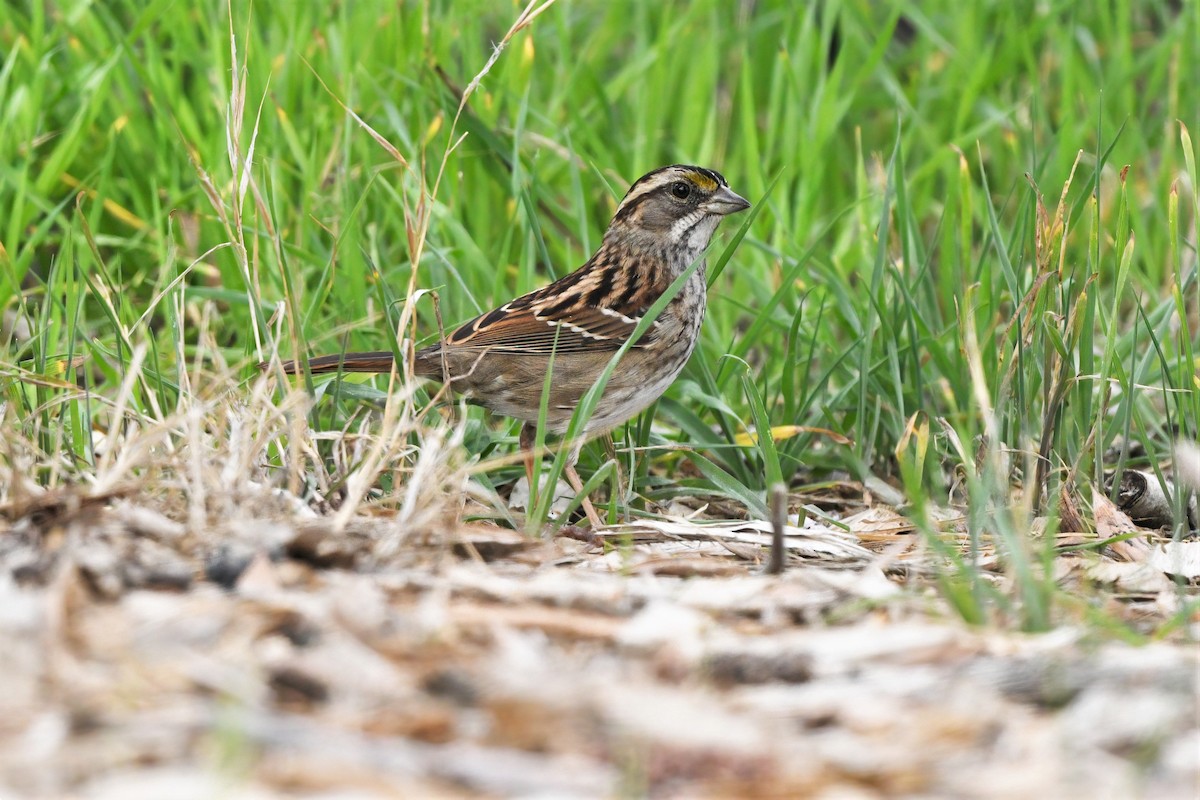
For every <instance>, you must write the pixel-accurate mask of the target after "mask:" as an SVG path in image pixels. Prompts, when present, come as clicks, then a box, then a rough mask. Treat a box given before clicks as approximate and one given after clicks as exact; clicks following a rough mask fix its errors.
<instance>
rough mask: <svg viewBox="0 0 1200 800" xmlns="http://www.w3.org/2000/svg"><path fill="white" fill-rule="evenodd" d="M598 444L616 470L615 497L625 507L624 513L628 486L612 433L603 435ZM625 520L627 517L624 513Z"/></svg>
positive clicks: (626, 505)
mask: <svg viewBox="0 0 1200 800" xmlns="http://www.w3.org/2000/svg"><path fill="white" fill-rule="evenodd" d="M600 444H601V445H603V447H604V455H605V456H606V457H607V458H609V459H610V460H611V461H612V462H613V464H614V465H616V468H617V491H616V496H617V497H619V498H620V499H621V505H622V506H624V507H625V510H626V512H628V510H629V496H628V494H627V492H628V491H629V485H628V484H626V483H625V468H624V465H623V464H622V463H621V459H620V458H619V457H618V455H617V445H616V443H614V442H613V436H612V432H611V431H610V432H609V433H606V434H604V435H603V436H601V437H600ZM625 518H626V519H628V518H629V515H628V513H626V515H625Z"/></svg>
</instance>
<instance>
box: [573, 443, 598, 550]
mask: <svg viewBox="0 0 1200 800" xmlns="http://www.w3.org/2000/svg"><path fill="white" fill-rule="evenodd" d="M582 449H583V440H582V439H580V440H579V441H577V442H576V443H575V444H573V445H571V452H569V453H568V454H567V464H566V466H565V467H563V474H564V475H566V477H567V483H569V484H571V488H572V489H574V490H575V494H576V495H577V496H578V497H579V504H580V505H582V506H583V513H584V514H586V515H587V518H588V522H590V523H591V524H592V530H599V529H600V528H603V527H604V522H603V521H601V519H600V515H599V514H597V513H596V507H595V506H593V505H592V501H591V499H590V498H589V497H588V496H587V495H586V494H584V493H583V481H581V480H580V479H579V473H578V472H576V471H575V464H576V462H578V461H579V451H580V450H582Z"/></svg>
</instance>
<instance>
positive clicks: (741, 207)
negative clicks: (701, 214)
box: [704, 186, 750, 217]
mask: <svg viewBox="0 0 1200 800" xmlns="http://www.w3.org/2000/svg"><path fill="white" fill-rule="evenodd" d="M749 207H750V201H748V200H747V199H746V198H744V197H742V196H741V195H740V194H738V193H737V192H735V191H733V190H732V189H730V188H729V187H728V186H722V187H721V188H719V189H717V191H716V194H714V195H713V196H712V197H710V198H708V202H706V203H705V204H704V210H705V211H707V212H708V213H710V214H720V215H721V216H722V217H723V216H725V215H726V214H736V213H737V212H739V211H745V210H746V209H747V208H749Z"/></svg>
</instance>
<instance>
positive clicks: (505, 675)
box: [0, 413, 1200, 798]
mask: <svg viewBox="0 0 1200 800" xmlns="http://www.w3.org/2000/svg"><path fill="white" fill-rule="evenodd" d="M285 417H286V415H283V416H280V417H279V420H278V423H277V424H278V426H279V429H280V430H283V429H289V430H291V429H290V428H288V424H289V423H288V422H287V421H286V419H285ZM222 418H223V417H222V415H221V414H218V413H213V414H212V415H210V416H209V417H208V418H206V419H207V420H208V421H207V422H204V421H203V420H200V421H197V420H198V419H199V418H197V417H195V416H192V417H186V418H185V419H183V420H182V421H176V422H177V424H178V425H179V426H181V429H180V430H177V431H176V432H175V433H173V434H171V435H170V436H167V435H163V434H161V433H159V432H154V431H150V430H148V429H147V428H143V429H142V430H141V431H140V432H139V433H131V434H130V435H131V436H143V437H158V439H157V440H156V442H155V443H153V444H150V443H142V444H138V443H137V442H127V443H124V444H122V443H121V442H117V441H114V442H113V447H114V448H118V449H119V448H121V447H125V448H127V450H126V452H131V450H129V449H128V448H133V450H136V451H137V452H138V453H140V454H141V455H140V457H141V458H142V459H143V461H142V463H141V466H140V468H139V469H132V468H130V469H129V470H128V473H127V475H126V476H125V477H126V478H128V479H127V480H116V479H115V477H114V476H108V477H107V478H106V479H105V480H99V481H96V482H94V483H93V484H91V485H90V486H89V485H88V484H87V483H86V482H77V483H67V482H59V483H58V484H57V485H56V486H55V487H54V488H51V489H42V488H39V487H37V486H35V485H33V484H32V483H31V482H30V481H29V480H28V479H26V478H25V477H23V475H22V474H21V473H20V472H19V470H18V469H16V468H15V467H14V466H13V465H14V464H23V463H24V464H27V463H32V462H31V459H32V460H36V459H35V458H34V456H33V455H32V453H33V451H34V448H32V447H29V448H28V451H27V452H26V453H25V455H24V456H22V457H17V456H18V455H19V453H18V452H17V451H18V450H19V448H20V446H21V445H20V443H19V442H14V441H13V440H12V439H11V438H10V440H9V442H8V444H7V445H6V446H7V447H8V448H9V450H8V452H7V454H6V455H5V457H4V458H3V460H2V461H0V465H2V468H3V469H4V470H5V473H4V475H2V476H0V478H3V480H2V481H0V637H2V638H3V641H4V642H5V647H4V648H3V650H0V681H2V682H3V685H4V686H5V687H6V691H5V692H4V693H3V694H2V695H0V719H2V720H3V724H0V796H3V797H5V798H8V797H60V796H68V795H69V796H78V797H87V798H117V797H120V798H140V797H146V798H157V797H164V796H171V797H192V796H195V797H209V796H213V795H214V794H220V795H221V796H226V797H246V798H250V797H255V798H257V797H282V796H308V797H333V796H338V797H343V796H350V795H346V794H345V793H346V792H350V793H351V794H352V796H354V797H396V796H406V797H418V796H419V797H464V796H476V797H499V796H504V797H510V796H542V797H551V796H552V797H602V796H613V795H618V794H632V795H643V794H644V795H650V796H661V797H684V796H686V797H735V796H737V797H758V796H812V797H885V796H896V795H920V796H928V797H1012V796H1035V795H1040V796H1061V795H1064V794H1069V795H1076V796H1078V795H1089V796H1097V797H1133V796H1154V797H1187V796H1192V793H1193V792H1194V789H1195V787H1196V785H1197V781H1198V780H1200V767H1198V759H1197V757H1196V753H1197V752H1198V746H1200V724H1198V720H1197V714H1196V712H1195V708H1196V706H1195V703H1196V697H1197V666H1198V664H1197V654H1196V651H1195V648H1194V646H1193V645H1192V644H1191V642H1194V638H1195V634H1196V626H1197V623H1198V620H1197V617H1196V613H1195V604H1194V600H1195V597H1196V576H1197V567H1196V563H1197V555H1196V543H1195V542H1192V541H1169V540H1166V539H1164V538H1163V537H1161V536H1157V535H1156V534H1154V533H1152V532H1150V531H1146V530H1144V529H1141V528H1138V527H1137V526H1136V525H1135V524H1134V523H1133V521H1132V520H1129V518H1128V517H1127V516H1125V517H1124V518H1122V516H1123V512H1122V511H1121V510H1120V509H1118V508H1116V507H1115V506H1112V504H1111V502H1110V501H1108V500H1107V498H1104V497H1103V496H1102V495H1098V496H1097V497H1096V498H1093V509H1094V511H1093V512H1092V513H1094V518H1093V519H1094V523H1093V524H1094V527H1095V529H1096V532H1095V533H1086V532H1075V531H1072V532H1069V537H1068V534H1059V536H1060V538H1061V539H1062V542H1066V543H1067V544H1065V545H1062V546H1060V550H1059V555H1058V557H1057V558H1056V559H1055V563H1054V564H1053V565H1052V566H1053V567H1054V570H1055V572H1054V576H1055V579H1056V580H1057V581H1058V583H1059V584H1060V585H1061V586H1063V587H1065V588H1066V589H1067V591H1068V592H1071V593H1072V594H1071V595H1070V596H1072V597H1077V598H1079V603H1080V605H1081V607H1082V610H1075V611H1073V610H1072V609H1070V608H1067V609H1065V610H1064V611H1063V612H1062V618H1061V619H1058V620H1057V622H1058V627H1056V628H1055V629H1054V630H1053V631H1051V632H1049V633H1046V634H1041V635H1028V634H1020V633H1015V632H1011V631H1006V630H1004V629H1003V624H1000V625H994V626H990V627H981V628H972V627H969V626H966V625H965V624H963V623H962V622H961V621H959V620H958V618H957V617H956V615H955V614H954V613H953V612H952V611H951V610H950V609H949V607H948V606H947V604H946V603H945V602H944V600H942V599H941V597H940V596H939V595H938V593H937V592H936V589H935V587H936V580H935V578H936V576H937V575H938V574H939V573H938V570H939V568H941V567H943V566H944V564H943V563H942V560H941V559H942V558H943V556H941V555H939V554H938V553H937V552H935V550H934V549H932V548H930V547H928V546H927V545H926V543H925V541H924V540H923V539H922V537H921V535H920V534H919V533H918V532H917V527H916V526H915V525H914V524H913V523H912V522H910V521H909V520H908V519H907V518H906V517H905V516H904V515H903V513H901V512H900V511H899V510H897V509H896V508H894V507H892V506H890V505H882V504H872V505H868V504H867V502H866V500H865V499H864V500H863V501H860V502H859V503H858V504H857V505H856V504H855V503H854V502H844V503H841V504H840V505H839V508H838V510H837V511H836V512H829V511H825V512H822V513H821V515H820V516H817V515H816V514H813V513H805V514H803V515H802V517H803V519H804V521H803V523H800V522H799V519H800V516H798V515H795V514H794V515H793V516H792V517H791V522H790V523H789V524H788V525H786V526H785V528H784V530H783V531H782V534H783V535H782V542H783V547H784V548H785V552H786V559H785V564H786V567H787V568H786V570H785V571H784V572H783V573H782V574H781V575H767V574H765V573H764V566H765V564H766V563H767V560H768V555H769V552H770V548H771V547H772V538H773V531H772V529H771V526H770V525H769V524H768V523H764V522H761V521H754V520H745V519H735V520H730V519H706V518H704V516H705V515H703V514H699V515H697V514H695V513H694V512H693V513H692V516H691V517H690V518H685V517H683V516H669V517H663V518H659V519H646V520H638V521H636V522H631V523H629V524H624V525H619V526H615V527H613V528H611V529H606V530H603V531H599V532H596V533H595V535H593V536H591V537H583V538H584V539H585V540H583V541H580V540H577V539H574V538H570V537H568V536H559V537H556V538H551V539H542V538H533V537H528V536H525V535H524V534H521V533H518V532H515V531H512V530H509V529H507V528H502V527H498V526H496V525H493V524H491V523H489V522H487V521H486V520H484V521H478V522H462V521H461V520H463V519H464V518H468V517H470V516H471V515H472V513H473V512H479V515H481V516H486V511H487V506H486V505H480V506H479V507H478V508H475V507H474V506H472V505H471V503H472V502H473V501H471V500H466V501H462V500H459V501H456V504H451V505H449V506H448V505H447V504H446V502H445V498H446V497H447V496H448V494H447V487H452V486H458V487H465V486H466V485H467V480H468V479H467V477H466V476H465V471H464V470H463V468H462V467H461V465H459V464H458V463H457V462H456V461H455V459H454V458H452V457H448V456H443V455H442V454H439V453H436V452H430V453H425V454H422V456H421V458H422V459H424V461H425V463H426V464H427V465H430V464H432V465H434V466H433V467H430V469H431V470H432V471H430V472H427V473H425V476H426V478H427V479H428V480H426V481H425V483H427V484H428V485H427V486H426V487H424V488H423V489H422V491H426V492H427V494H425V495H423V496H420V497H416V496H413V495H411V493H408V491H409V487H408V486H406V485H401V486H400V488H399V489H398V490H397V499H396V500H395V501H394V502H388V498H380V499H379V500H378V501H377V502H374V503H372V504H367V505H363V506H360V507H358V508H356V509H352V510H350V511H347V509H346V507H341V508H333V507H329V506H326V505H321V503H324V502H325V501H324V500H322V501H321V503H318V504H315V505H310V504H309V503H307V502H305V501H303V500H302V499H301V496H300V495H298V494H296V493H294V492H293V491H292V490H291V489H290V488H289V480H290V479H289V477H288V476H287V475H282V476H281V475H278V474H274V473H272V472H271V471H270V470H267V469H265V468H264V467H262V466H261V461H262V459H261V458H258V459H257V460H256V459H255V458H254V457H252V454H254V453H259V454H261V453H262V452H263V446H262V442H261V441H260V439H262V437H266V439H268V440H269V439H270V438H271V436H273V435H275V434H273V433H271V428H270V424H268V425H267V426H266V430H265V432H264V429H263V428H261V427H260V428H257V429H256V430H257V431H258V432H257V433H255V432H254V431H253V430H251V427H250V426H247V427H246V428H245V429H244V430H243V429H242V428H239V427H238V426H227V425H225V424H223V423H220V422H219V420H220V419H222ZM226 419H227V417H226ZM188 420H191V421H188ZM398 424H400V423H398ZM188 425H201V429H200V430H195V429H187V426H188ZM205 425H207V426H208V427H203V426H205ZM172 436H173V437H174V438H172ZM239 436H240V437H243V438H242V439H241V440H237V437H239ZM391 438H392V439H394V440H396V441H399V440H401V439H403V436H395V435H393V436H392V437H391ZM167 441H170V442H171V443H172V446H170V447H168V446H165V445H164V444H163V443H164V442H167ZM255 441H258V442H259V444H258V446H257V447H256V446H254V445H253V442H255ZM436 441H438V442H443V443H444V442H450V443H451V444H453V436H450V437H442V438H439V439H437V440H436ZM376 444H377V442H376V441H372V442H370V443H368V444H366V445H361V443H360V446H365V447H367V448H370V447H374V446H375V445H376ZM193 447H205V448H208V449H207V451H206V456H205V458H204V459H202V460H197V459H196V458H194V457H193V456H194V452H193V451H191V450H190V448H193ZM221 448H225V449H224V450H222V449H221ZM446 448H447V451H449V450H450V449H452V448H451V446H450V445H446ZM218 452H223V453H224V454H226V455H228V454H229V453H238V454H240V455H239V458H240V459H241V462H240V463H242V464H243V465H244V468H243V469H242V470H241V471H238V470H230V468H229V463H228V460H227V459H226V460H223V459H222V458H219V457H217V453H218ZM116 457H118V458H119V457H120V456H119V454H117V456H116ZM387 460H388V458H387V454H386V453H383V454H382V455H381V456H380V457H377V458H375V459H374V462H376V463H383V462H386V461H387ZM342 463H346V464H353V463H355V462H354V459H353V458H352V457H351V455H349V454H347V455H346V457H345V459H344V461H343V462H342ZM255 464H258V466H255ZM435 473H436V474H435ZM135 474H136V475H137V476H138V477H137V478H136V479H135V478H133V477H131V476H133V475H135ZM430 476H433V477H430ZM360 477H361V479H362V480H364V481H365V480H366V478H367V477H369V476H360ZM233 480H235V481H236V484H232V483H231V481H233ZM843 488H844V487H843ZM460 491H461V489H460ZM859 491H860V495H859V496H860V497H863V498H867V497H868V496H875V497H877V496H878V493H874V492H867V491H865V490H861V489H860V490H859ZM316 494H320V495H321V497H330V496H335V495H336V492H328V491H322V492H318V493H314V496H315V495H316ZM840 494H841V495H842V496H845V494H846V492H845V491H843V492H840ZM436 498H440V500H438V499H436ZM463 502H466V503H467V505H466V507H465V508H464V507H463V505H462V503H463ZM806 502H809V498H805V497H804V496H803V495H794V496H792V497H791V498H790V506H791V509H792V510H793V511H800V510H801V509H802V507H803V506H804V504H805V503H806ZM197 503H199V505H197ZM701 505H702V504H701ZM1110 506H1112V507H1110ZM493 507H495V506H494V504H493ZM314 508H315V509H316V510H315V511H314ZM680 508H682V506H680ZM812 510H815V509H809V511H812ZM937 519H938V520H939V522H938V524H939V526H940V527H941V529H942V531H943V535H944V537H945V540H946V541H950V542H956V543H958V545H959V546H960V549H961V551H962V552H966V547H967V545H966V541H965V539H966V534H965V531H964V523H963V517H962V514H961V510H955V509H943V510H941V511H940V512H939V514H938V515H937ZM1131 532H1132V533H1134V534H1135V537H1134V538H1130V539H1122V537H1121V536H1120V535H1119V534H1127V533H1131ZM1107 538H1116V539H1121V541H1117V542H1114V543H1112V544H1108V545H1105V544H1103V541H1104V539H1107ZM1060 544H1061V542H1060ZM1092 545H1094V546H1092ZM978 556H979V561H978V563H979V564H980V565H981V567H982V569H983V570H984V572H985V573H987V572H988V571H989V570H990V571H992V572H994V574H995V580H996V581H997V585H998V586H999V587H1000V588H1001V590H1003V585H1004V581H1005V580H1006V578H1005V576H1004V574H1003V569H1002V567H1003V558H1001V556H1000V555H999V554H997V552H996V551H995V548H994V547H992V546H991V545H990V544H989V543H987V542H983V543H982V545H981V549H980V552H979V554H978ZM1189 603H1190V604H1191V605H1190V606H1189V605H1188V604H1189ZM1093 606H1094V607H1096V608H1098V609H1101V610H1103V612H1104V613H1106V614H1109V615H1111V616H1112V617H1113V618H1116V619H1119V620H1121V621H1123V622H1124V624H1126V625H1127V626H1128V628H1129V630H1131V631H1139V630H1144V631H1146V632H1148V633H1154V634H1155V636H1154V637H1152V638H1154V639H1158V640H1156V641H1148V642H1147V643H1142V644H1138V645H1134V644H1126V643H1123V642H1122V641H1121V640H1120V638H1119V637H1097V636H1096V634H1095V629H1094V627H1089V624H1088V620H1089V616H1088V613H1089V612H1088V611H1087V608H1090V607H1093ZM1189 608H1190V609H1191V610H1190V611H1189V610H1188V609H1189ZM1181 615H1182V617H1181ZM1171 620H1177V621H1178V622H1177V624H1175V625H1174V627H1172V626H1171V625H1169V624H1168V623H1169V622H1170V621H1171ZM997 622H999V623H1003V622H1004V621H1003V620H997ZM1010 627H1011V625H1010ZM1164 632H1165V633H1164Z"/></svg>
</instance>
